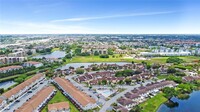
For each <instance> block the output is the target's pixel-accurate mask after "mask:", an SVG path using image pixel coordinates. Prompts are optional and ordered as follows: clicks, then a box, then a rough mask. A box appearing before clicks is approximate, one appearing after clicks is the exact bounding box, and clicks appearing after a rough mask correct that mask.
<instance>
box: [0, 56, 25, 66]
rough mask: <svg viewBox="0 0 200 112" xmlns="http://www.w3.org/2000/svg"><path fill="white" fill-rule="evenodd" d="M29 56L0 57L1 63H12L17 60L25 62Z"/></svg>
mask: <svg viewBox="0 0 200 112" xmlns="http://www.w3.org/2000/svg"><path fill="white" fill-rule="evenodd" d="M26 59H27V58H26V57H6V56H4V57H0V64H11V63H17V62H23V61H25V60H26Z"/></svg>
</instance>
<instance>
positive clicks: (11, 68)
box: [0, 65, 23, 73]
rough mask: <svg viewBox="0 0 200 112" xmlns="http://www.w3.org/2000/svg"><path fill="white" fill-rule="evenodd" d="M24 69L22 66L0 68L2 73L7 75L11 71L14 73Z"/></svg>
mask: <svg viewBox="0 0 200 112" xmlns="http://www.w3.org/2000/svg"><path fill="white" fill-rule="evenodd" d="M22 68H23V67H22V66H16V65H15V66H7V67H2V68H0V73H7V72H10V71H13V70H19V69H22Z"/></svg>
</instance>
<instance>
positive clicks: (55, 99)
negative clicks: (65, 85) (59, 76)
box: [42, 89, 79, 112]
mask: <svg viewBox="0 0 200 112" xmlns="http://www.w3.org/2000/svg"><path fill="white" fill-rule="evenodd" d="M58 102H69V105H70V112H79V111H78V109H77V108H76V107H75V106H74V105H73V104H72V103H71V102H70V101H69V100H68V99H67V98H66V97H65V96H64V95H63V94H62V93H61V92H60V91H59V90H58V89H57V92H56V94H55V96H54V97H53V98H52V99H51V100H50V101H49V102H48V104H52V103H58ZM47 107H48V105H46V106H45V107H44V108H43V110H42V112H48V108H47Z"/></svg>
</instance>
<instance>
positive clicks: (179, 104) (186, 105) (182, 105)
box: [157, 91, 200, 112]
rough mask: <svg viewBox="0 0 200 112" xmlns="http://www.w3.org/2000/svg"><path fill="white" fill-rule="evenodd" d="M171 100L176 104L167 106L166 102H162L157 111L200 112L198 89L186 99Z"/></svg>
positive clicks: (199, 92) (199, 93)
mask: <svg viewBox="0 0 200 112" xmlns="http://www.w3.org/2000/svg"><path fill="white" fill-rule="evenodd" d="M171 100H172V101H173V102H174V103H176V106H174V107H168V106H167V105H166V104H162V105H161V106H160V108H159V109H158V111H157V112H200V102H199V101H200V91H194V92H192V93H191V94H190V97H189V98H188V99H186V100H180V99H177V98H172V99H171Z"/></svg>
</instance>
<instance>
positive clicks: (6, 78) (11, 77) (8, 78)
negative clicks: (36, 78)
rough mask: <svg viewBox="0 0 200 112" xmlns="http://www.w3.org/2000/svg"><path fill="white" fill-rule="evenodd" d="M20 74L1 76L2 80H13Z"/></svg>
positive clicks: (0, 79)
mask: <svg viewBox="0 0 200 112" xmlns="http://www.w3.org/2000/svg"><path fill="white" fill-rule="evenodd" d="M19 76H20V75H13V76H8V77H5V78H0V82H3V81H8V80H13V79H15V78H17V77H19Z"/></svg>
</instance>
